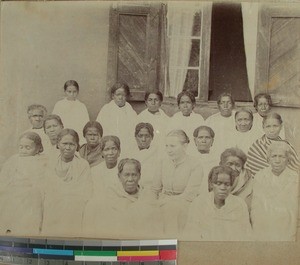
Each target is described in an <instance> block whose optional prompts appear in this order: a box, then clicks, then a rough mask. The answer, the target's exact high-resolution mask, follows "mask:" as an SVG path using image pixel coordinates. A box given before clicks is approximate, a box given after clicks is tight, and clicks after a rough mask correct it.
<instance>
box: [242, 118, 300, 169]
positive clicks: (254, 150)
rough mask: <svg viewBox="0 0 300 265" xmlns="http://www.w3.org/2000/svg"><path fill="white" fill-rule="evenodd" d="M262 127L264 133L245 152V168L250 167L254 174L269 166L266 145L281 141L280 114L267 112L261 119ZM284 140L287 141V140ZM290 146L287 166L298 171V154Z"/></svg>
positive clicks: (299, 165)
mask: <svg viewBox="0 0 300 265" xmlns="http://www.w3.org/2000/svg"><path fill="white" fill-rule="evenodd" d="M263 129H264V132H265V134H264V135H263V136H262V137H261V138H259V139H257V140H256V141H255V142H254V143H253V144H252V146H251V147H250V148H249V151H248V154H247V156H248V159H247V163H246V168H248V169H250V170H251V171H252V173H253V175H255V174H256V173H257V172H258V171H259V170H261V169H264V168H266V167H268V166H269V163H268V157H267V149H268V147H269V146H270V145H271V144H272V143H273V142H278V141H283V140H282V139H281V137H280V136H279V134H280V130H281V129H282V119H281V116H280V115H279V114H277V113H269V114H268V115H267V116H266V117H264V119H263ZM285 142H286V143H288V142H287V141H285ZM289 145H290V144H289ZM290 147H291V156H290V159H289V163H288V165H287V167H288V168H290V169H292V170H295V171H296V172H299V167H300V162H299V158H298V155H297V153H296V151H295V150H294V148H293V147H292V146H291V145H290Z"/></svg>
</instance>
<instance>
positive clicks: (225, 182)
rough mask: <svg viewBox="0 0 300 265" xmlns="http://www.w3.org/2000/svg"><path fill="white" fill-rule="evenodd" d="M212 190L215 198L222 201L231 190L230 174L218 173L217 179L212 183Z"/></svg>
mask: <svg viewBox="0 0 300 265" xmlns="http://www.w3.org/2000/svg"><path fill="white" fill-rule="evenodd" d="M212 190H213V192H214V197H215V200H218V201H224V200H225V199H226V198H227V197H228V195H229V193H230V191H231V182H230V176H229V175H228V174H226V173H219V175H218V178H217V181H216V182H215V183H212Z"/></svg>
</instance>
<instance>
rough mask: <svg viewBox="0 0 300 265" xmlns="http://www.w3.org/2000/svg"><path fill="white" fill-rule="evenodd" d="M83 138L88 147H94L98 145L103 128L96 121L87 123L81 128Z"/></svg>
mask: <svg viewBox="0 0 300 265" xmlns="http://www.w3.org/2000/svg"><path fill="white" fill-rule="evenodd" d="M83 136H84V138H85V139H86V142H87V144H88V145H89V146H91V147H94V146H97V145H99V144H100V140H101V138H102V136H103V128H102V126H101V124H100V123H99V122H97V121H89V122H88V123H87V124H86V125H85V126H84V128H83Z"/></svg>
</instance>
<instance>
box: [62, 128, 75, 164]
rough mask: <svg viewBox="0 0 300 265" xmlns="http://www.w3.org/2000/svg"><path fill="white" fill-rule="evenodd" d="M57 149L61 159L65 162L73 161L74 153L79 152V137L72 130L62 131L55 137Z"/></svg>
mask: <svg viewBox="0 0 300 265" xmlns="http://www.w3.org/2000/svg"><path fill="white" fill-rule="evenodd" d="M57 147H58V148H59V150H60V153H61V158H62V160H63V161H65V162H69V161H71V160H72V159H73V157H74V154H75V152H76V151H79V147H80V145H79V136H78V133H77V132H76V131H74V130H73V129H63V130H62V131H61V132H60V133H59V134H58V136H57Z"/></svg>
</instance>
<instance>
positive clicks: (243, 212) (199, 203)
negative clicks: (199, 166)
mask: <svg viewBox="0 0 300 265" xmlns="http://www.w3.org/2000/svg"><path fill="white" fill-rule="evenodd" d="M237 174H238V173H237V171H234V170H233V169H231V168H230V167H227V166H217V167H214V168H212V170H211V171H210V173H209V176H208V189H209V191H210V192H209V194H202V195H200V196H199V197H197V198H196V199H195V200H194V201H193V202H192V204H191V206H190V209H189V214H188V220H187V223H186V226H185V229H184V232H183V239H184V240H197V241H198V240H205V241H235V240H237V241H242V240H249V238H250V235H251V225H250V219H249V213H248V210H247V206H246V204H245V202H244V200H243V199H241V198H239V197H238V196H234V195H232V194H230V192H231V189H232V186H233V184H234V181H235V178H236V177H237Z"/></svg>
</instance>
